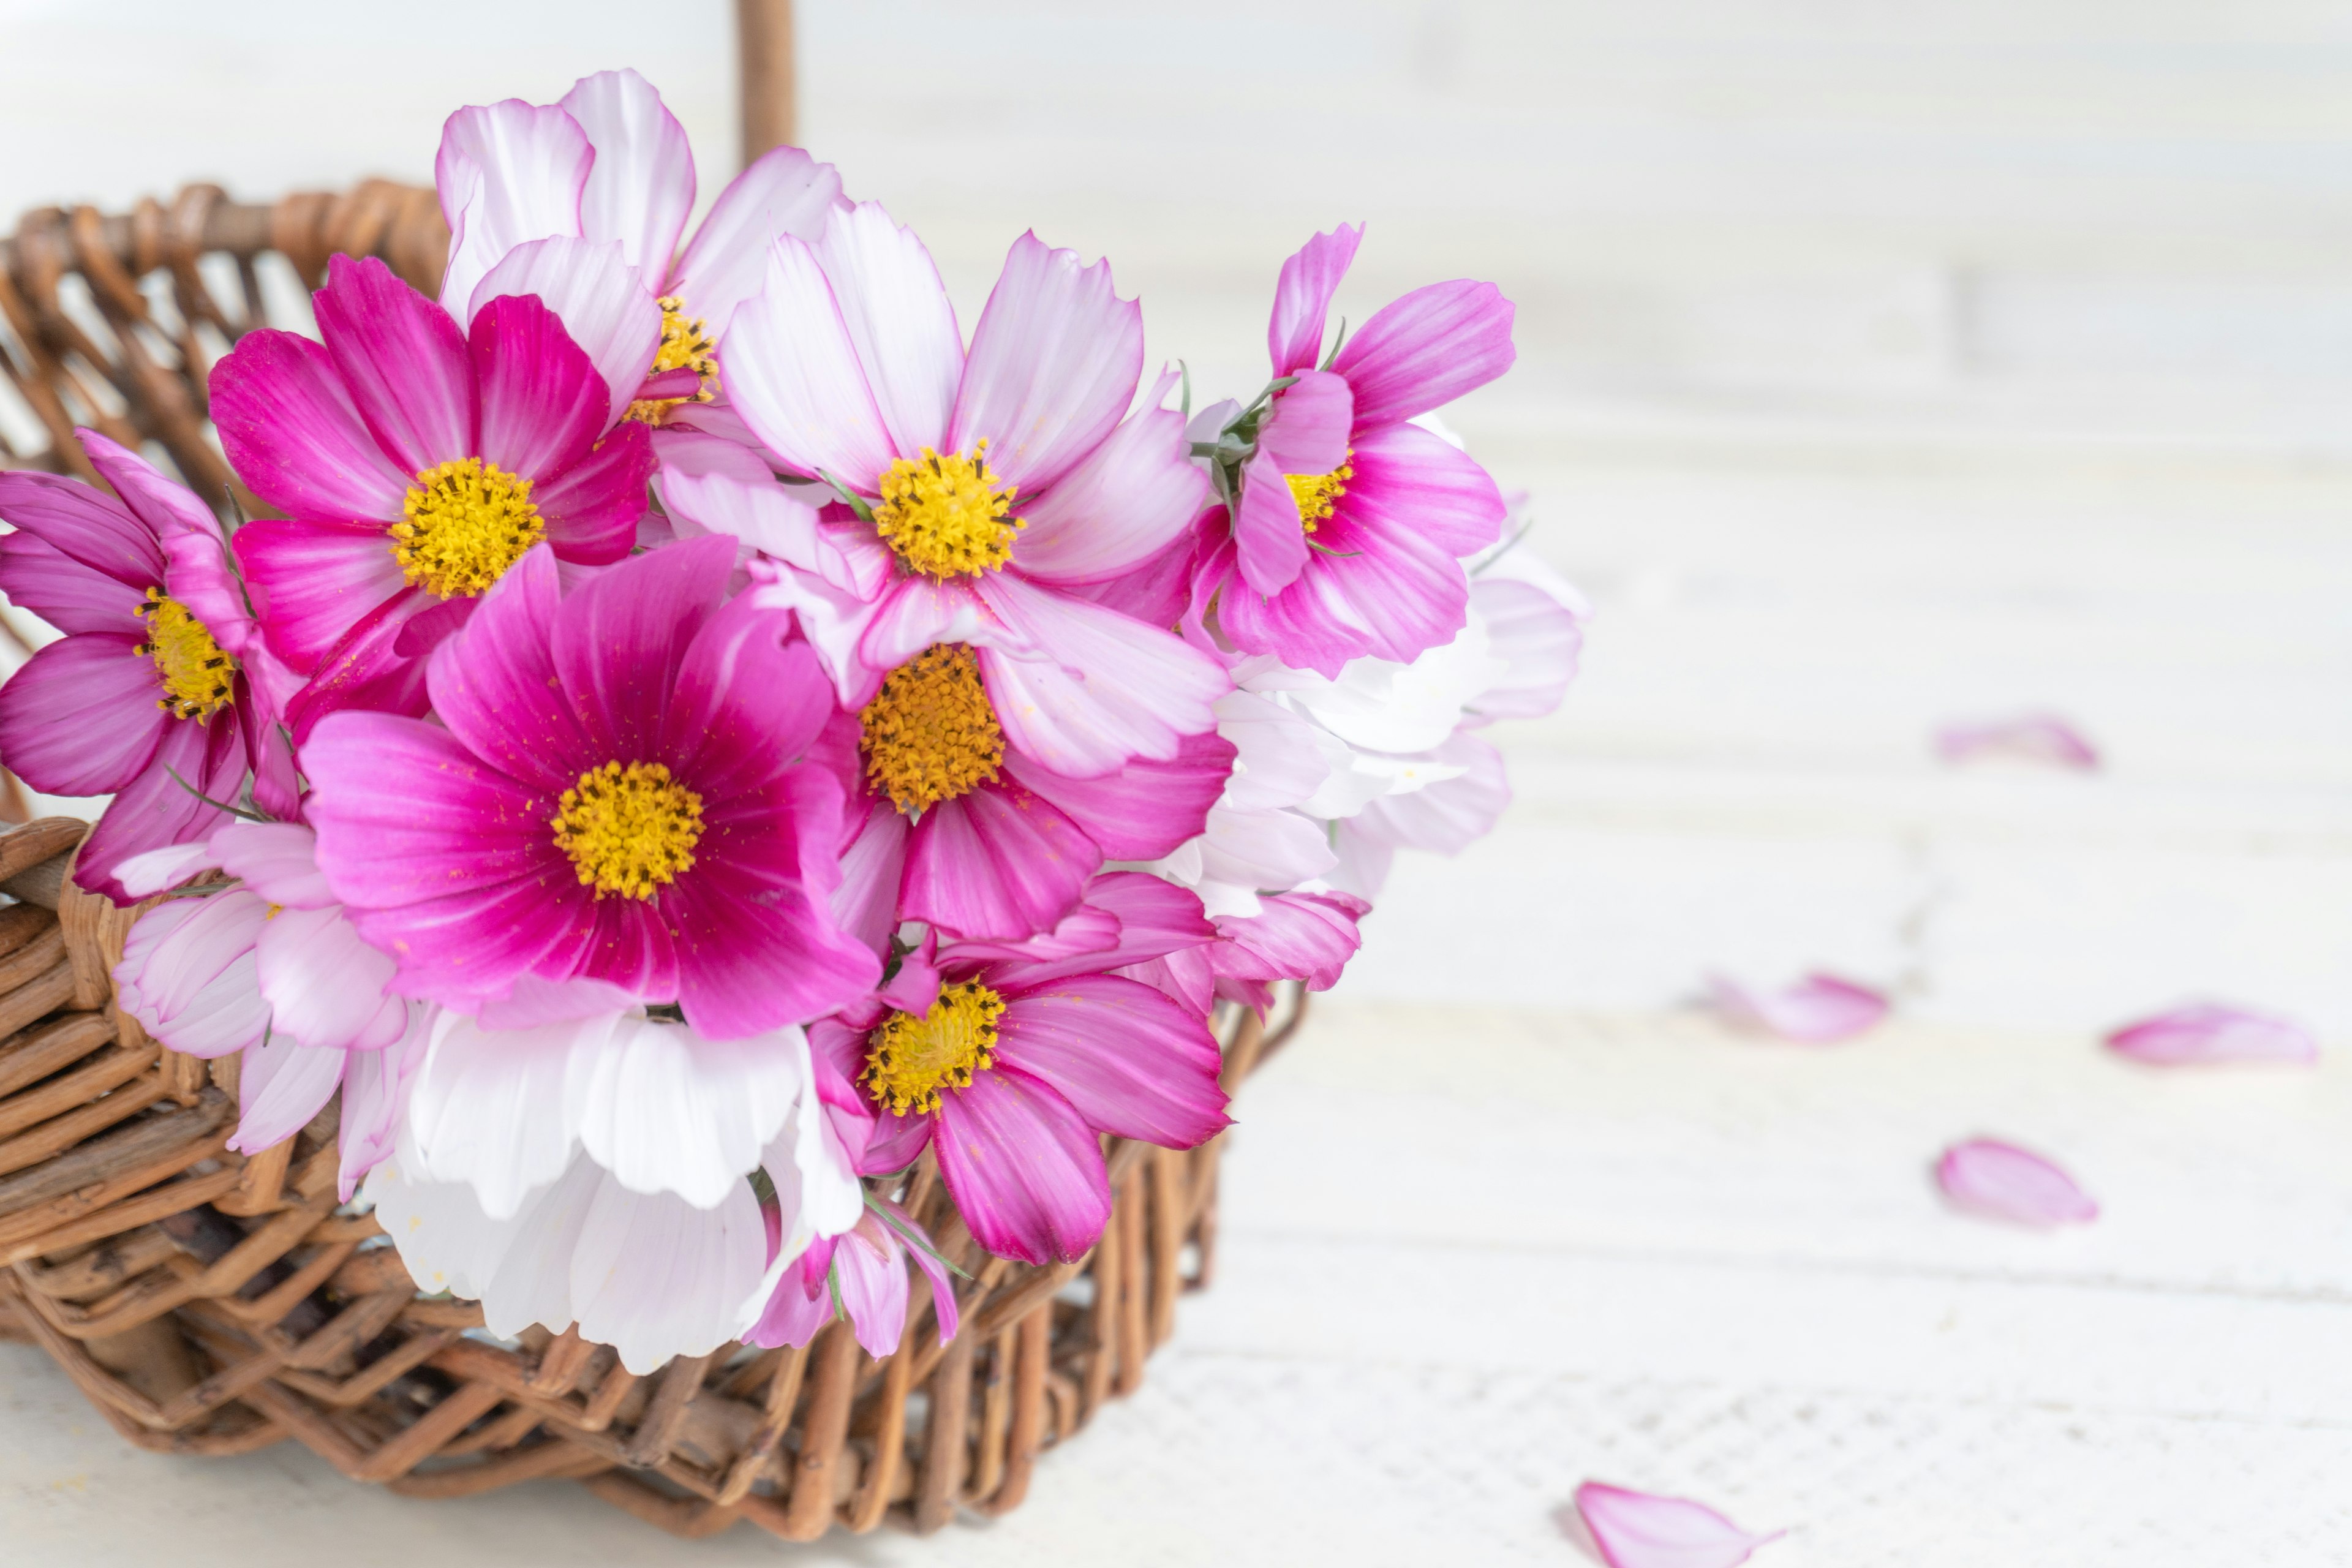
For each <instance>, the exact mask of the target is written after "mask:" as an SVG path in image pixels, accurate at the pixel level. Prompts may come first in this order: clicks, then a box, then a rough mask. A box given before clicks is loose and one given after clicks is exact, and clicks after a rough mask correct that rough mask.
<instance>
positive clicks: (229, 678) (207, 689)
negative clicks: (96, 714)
mask: <svg viewBox="0 0 2352 1568" xmlns="http://www.w3.org/2000/svg"><path fill="white" fill-rule="evenodd" d="M139 616H140V617H141V618H142V620H144V621H145V622H146V623H147V640H146V641H145V642H143V643H141V644H140V645H139V649H138V651H139V652H141V653H143V654H145V655H146V656H147V657H148V658H152V659H153V660H154V661H155V673H156V674H157V675H158V676H160V677H162V678H163V696H161V697H159V698H157V699H156V700H155V706H156V707H158V708H161V709H162V710H163V711H164V712H166V713H169V714H171V715H172V716H173V718H175V719H209V718H211V717H212V716H213V715H214V714H215V713H216V712H218V711H219V710H221V709H223V708H225V707H226V706H227V705H228V704H229V703H230V702H231V701H232V700H233V699H232V697H231V696H230V684H231V682H233V681H235V680H236V660H235V659H233V658H229V656H228V655H226V654H225V653H223V652H222V651H221V646H220V644H218V643H216V642H215V641H214V640H213V634H212V632H211V630H210V629H209V628H207V627H206V626H205V623H204V622H202V621H200V620H198V619H196V617H195V616H192V615H190V614H188V606H187V605H183V604H182V603H180V601H179V600H177V599H167V598H165V597H164V596H163V589H161V588H150V589H148V590H147V597H146V599H145V601H144V602H143V603H142V604H141V605H140V606H139Z"/></svg>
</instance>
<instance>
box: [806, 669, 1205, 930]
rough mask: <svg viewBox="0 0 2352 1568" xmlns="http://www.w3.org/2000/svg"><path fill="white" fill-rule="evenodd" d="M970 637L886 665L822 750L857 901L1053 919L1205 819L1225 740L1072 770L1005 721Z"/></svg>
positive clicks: (984, 926) (1043, 922) (955, 925)
mask: <svg viewBox="0 0 2352 1568" xmlns="http://www.w3.org/2000/svg"><path fill="white" fill-rule="evenodd" d="M998 712H999V710H998V709H997V708H996V706H995V705H994V704H993V703H992V701H991V700H990V693H989V691H988V689H987V686H986V683H985V682H984V681H983V680H982V678H981V674H980V663H979V660H978V659H977V658H975V657H974V655H973V652H972V650H971V649H970V648H968V647H963V646H962V645H961V644H947V645H943V646H940V647H933V648H930V649H929V650H927V651H926V652H924V653H921V654H919V655H918V656H916V657H915V658H912V659H909V660H908V662H907V663H905V664H903V665H901V666H900V667H899V668H897V669H895V670H893V671H892V672H891V673H890V675H889V678H888V679H886V680H885V681H883V683H882V687H881V689H880V690H879V691H878V692H877V693H876V694H875V696H874V698H873V700H871V701H869V702H867V703H866V707H865V708H864V710H862V711H861V712H860V713H859V714H858V715H857V716H856V717H855V718H854V719H853V718H851V717H850V716H848V715H844V716H842V717H841V718H839V719H837V720H836V721H835V724H834V727H833V730H832V731H831V732H830V734H829V735H828V737H827V742H828V745H827V752H828V754H829V755H831V756H832V757H833V758H834V760H835V764H836V766H837V767H839V768H840V770H841V772H842V773H843V774H844V777H845V784H846V785H847V787H848V789H849V792H850V801H851V804H850V806H849V811H850V817H851V823H852V825H853V829H854V833H855V842H854V844H853V845H852V846H851V847H850V849H849V852H848V859H849V861H850V862H851V864H852V865H853V866H854V867H855V868H856V873H855V874H856V876H858V877H859V878H861V879H866V881H868V882H869V883H870V884H871V887H872V893H873V896H872V897H871V898H870V899H869V900H866V904H865V906H864V907H866V908H869V909H886V910H889V911H890V912H891V917H892V920H893V921H896V920H898V919H905V920H918V921H928V922H929V923H931V924H933V925H937V926H939V927H940V928H941V929H942V930H943V931H947V932H949V933H950V934H952V935H955V936H961V937H974V938H977V937H990V938H1012V937H1022V936H1026V935H1028V934H1030V933H1031V932H1033V931H1046V930H1050V929H1051V928H1052V927H1053V926H1054V925H1055V922H1056V921H1060V920H1061V919H1062V918H1063V917H1064V916H1066V915H1067V914H1069V913H1070V911H1071V910H1074V909H1076V907H1077V904H1078V901H1079V900H1080V899H1082V898H1083V897H1085V895H1086V890H1087V882H1088V881H1089V879H1092V878H1093V877H1094V875H1095V873H1096V872H1097V871H1099V870H1101V869H1102V868H1103V866H1104V864H1105V863H1106V862H1108V861H1113V860H1132V861H1146V860H1156V859H1158V858H1160V857H1161V856H1163V855H1167V854H1170V853H1171V852H1172V851H1174V850H1175V848H1176V847H1178V846H1179V845H1181V844H1182V843H1184V842H1185V841H1186V840H1187V839H1189V838H1191V837H1192V836H1193V835H1194V834H1196V833H1198V832H1200V831H1201V826H1202V823H1203V822H1204V821H1206V820H1207V816H1208V811H1209V807H1210V806H1212V805H1214V804H1215V803H1216V800H1217V796H1218V795H1219V793H1220V792H1221V791H1222V790H1223V788H1224V785H1225V779H1226V775H1227V774H1228V773H1231V772H1232V770H1233V763H1234V746H1233V742H1230V741H1227V740H1225V739H1223V737H1222V736H1219V735H1216V734H1213V733H1212V734H1202V735H1188V736H1186V737H1184V738H1183V740H1182V741H1181V742H1179V743H1178V750H1177V754H1176V756H1175V757H1174V758H1173V759H1172V760H1171V761H1168V762H1164V763H1158V762H1146V761H1142V760H1138V761H1135V762H1131V763H1128V764H1127V765H1126V766H1125V767H1123V768H1121V769H1119V770H1118V772H1116V773H1108V774H1106V775H1105V776H1103V777H1101V778H1090V779H1074V778H1068V777H1066V776H1064V775H1063V774H1060V773H1055V772H1054V771H1053V770H1052V769H1050V768H1048V767H1046V766H1045V765H1044V764H1043V763H1040V762H1039V761H1038V760H1037V759H1036V758H1035V757H1034V756H1032V755H1030V754H1029V753H1028V752H1026V751H1025V750H1024V749H1023V748H1022V746H1021V745H1020V743H1019V742H1018V741H1017V740H1016V739H1015V738H1014V735H1015V731H1014V730H1013V726H1011V725H1009V724H1005V723H1003V722H1001V721H999V719H998V716H997V715H998Z"/></svg>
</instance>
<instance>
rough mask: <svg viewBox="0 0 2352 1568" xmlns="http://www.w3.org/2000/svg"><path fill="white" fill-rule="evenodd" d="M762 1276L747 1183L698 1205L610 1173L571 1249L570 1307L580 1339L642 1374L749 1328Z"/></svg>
mask: <svg viewBox="0 0 2352 1568" xmlns="http://www.w3.org/2000/svg"><path fill="white" fill-rule="evenodd" d="M767 1272H768V1237H767V1226H765V1224H764V1223H763V1222H762V1221H761V1217H760V1204H759V1200H758V1199H757V1198H755V1197H754V1196H752V1194H751V1184H750V1183H748V1182H738V1183H736V1184H735V1185H734V1187H733V1189H732V1190H731V1191H730V1192H729V1194H727V1196H726V1198H725V1199H724V1200H723V1201H722V1202H721V1203H719V1205H718V1206H716V1207H714V1208H707V1209H698V1208H695V1207H693V1206H692V1205H688V1203H686V1202H685V1201H684V1200H683V1199H681V1198H678V1197H677V1196H675V1195H673V1194H667V1193H665V1194H655V1195H651V1196H648V1195H646V1194H640V1193H633V1192H631V1191H629V1190H628V1189H627V1188H626V1187H624V1186H623V1185H621V1184H620V1183H619V1182H617V1181H615V1180H614V1179H613V1178H612V1177H611V1176H610V1175H607V1176H605V1177H604V1179H603V1181H602V1182H601V1183H600V1184H598V1186H597V1189H596V1195H595V1199H594V1201H593V1203H592V1204H591V1205H590V1206H589V1210H588V1214H587V1219H586V1223H585V1224H584V1225H583V1226H582V1229H581V1233H580V1242H579V1245H578V1247H576V1248H574V1250H573V1252H572V1270H571V1299H572V1310H573V1311H574V1312H575V1313H576V1315H577V1316H578V1318H579V1321H580V1332H581V1335H582V1337H583V1338H584V1339H589V1340H593V1341H595V1342H597V1343H600V1344H608V1345H611V1346H613V1347H614V1349H615V1350H617V1351H619V1352H620V1354H621V1364H622V1365H623V1366H625V1367H626V1368H627V1369H628V1370H629V1371H631V1372H634V1373H639V1374H640V1375H642V1374H644V1373H649V1372H652V1371H654V1370H656V1368H658V1367H659V1366H660V1365H661V1364H662V1363H664V1362H666V1361H668V1360H669V1359H670V1358H671V1357H673V1356H682V1355H687V1356H691V1355H703V1354H706V1353H708V1352H710V1351H713V1350H716V1349H718V1348H719V1346H720V1345H722V1344H724V1343H726V1342H728V1341H729V1340H730V1339H732V1338H734V1337H735V1335H736V1334H737V1333H738V1332H740V1331H742V1330H743V1329H745V1328H748V1327H749V1326H750V1325H751V1321H753V1320H754V1318H756V1316H757V1303H758V1301H759V1300H760V1297H759V1289H760V1286H761V1282H762V1278H763V1277H764V1276H765V1275H766V1274H767ZM501 1283H503V1281H501Z"/></svg>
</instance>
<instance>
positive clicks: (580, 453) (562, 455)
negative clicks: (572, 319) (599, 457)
mask: <svg viewBox="0 0 2352 1568" xmlns="http://www.w3.org/2000/svg"><path fill="white" fill-rule="evenodd" d="M418 298H419V299H420V300H422V299H423V298H424V296H422V295H419V296H418ZM434 313H435V314H436V315H439V314H440V312H439V311H437V310H436V311H435V312H434ZM444 320H446V317H445V318H444ZM467 340H468V341H467V353H468V355H469V357H470V358H471V359H472V362H473V374H474V379H475V381H476V383H477V384H478V385H479V386H480V388H481V434H480V437H479V440H478V445H477V446H475V447H471V448H468V450H469V451H471V452H475V453H478V454H479V456H480V457H481V458H482V460H483V461H485V462H488V463H491V464H495V465H496V466H497V467H499V468H504V469H505V470H506V471H507V472H509V473H510V474H518V475H520V476H521V477H522V478H524V479H534V480H535V479H539V478H541V476H543V475H548V474H553V473H558V472H561V471H562V470H563V469H565V468H570V467H572V465H573V464H574V463H577V462H579V461H580V459H581V458H584V457H586V456H587V455H588V448H589V447H590V446H591V445H592V444H593V442H594V441H595V439H596V437H597V435H598V433H599V432H601V431H602V430H603V429H604V426H605V423H606V420H607V416H609V415H610V414H611V412H612V406H611V405H612V393H611V391H610V389H609V388H607V387H606V385H605V384H604V377H603V376H602V375H600V374H597V372H596V366H595V365H594V364H593V363H592V362H591V361H590V360H589V358H588V355H587V354H586V353H584V352H583V351H582V349H581V347H580V345H579V344H577V343H575V342H572V339H571V337H570V336H569V335H568V334H567V333H566V332H565V331H564V330H563V322H562V321H561V320H560V319H559V318H558V317H557V316H556V314H555V312H554V311H552V310H549V309H548V308H547V306H546V305H545V304H544V303H542V302H541V300H539V299H538V298H537V297H536V296H523V297H517V296H515V295H512V294H502V295H500V296H499V297H498V298H497V299H495V300H491V301H489V303H488V304H487V305H484V306H483V307H482V309H481V311H480V313H479V314H478V315H476V316H475V318H474V325H473V329H472V331H470V332H469V333H468V334H467Z"/></svg>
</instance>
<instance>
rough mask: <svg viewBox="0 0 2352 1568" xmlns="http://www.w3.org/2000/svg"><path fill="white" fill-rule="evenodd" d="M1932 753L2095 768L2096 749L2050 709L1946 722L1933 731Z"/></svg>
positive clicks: (1960, 759)
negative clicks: (1997, 718)
mask: <svg viewBox="0 0 2352 1568" xmlns="http://www.w3.org/2000/svg"><path fill="white" fill-rule="evenodd" d="M1936 754H1937V756H1939V757H1941V758H1943V759H1944V761H1946V762H1948V763H1972V762H1976V761H1978V760H1979V759H1981V758H1987V757H2003V758H2007V759H2009V760H2011V761H2012V762H2022V763H2042V764H2043V765H2045V766H2048V767H2053V768H2072V769H2074V770H2076V771H2078V772H2082V773H2094V772H2096V771H2097V769H2098V766H2099V749H2098V748H2097V747H2096V746H2094V745H2093V744H2091V742H2089V740H2087V739H2086V738H2085V737H2084V734H2083V732H2082V731H2080V730H2077V729H2076V728H2074V725H2072V724H2069V723H2068V722H2066V721H2065V720H2063V719H2061V718H2059V717H2058V716H2057V715H2056V714H2054V713H2022V714H2020V715H2018V716H2017V717H2016V718H2013V719H1999V720H1993V721H1990V722H1983V723H1973V724H1947V725H1945V726H1944V727H1943V728H1942V729H1940V730H1938V731H1936Z"/></svg>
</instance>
